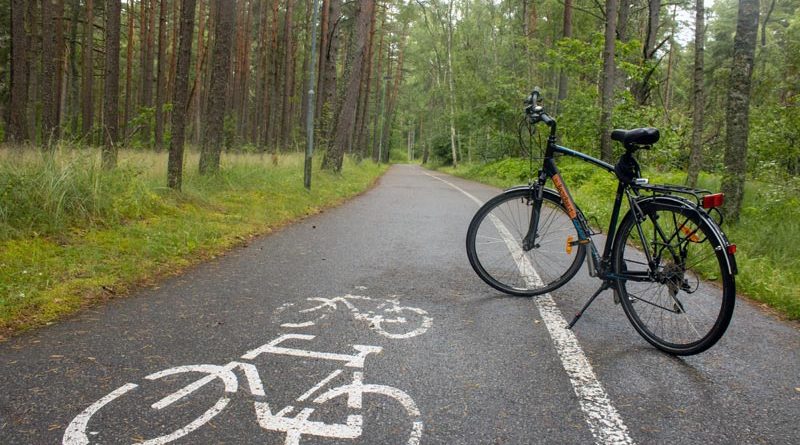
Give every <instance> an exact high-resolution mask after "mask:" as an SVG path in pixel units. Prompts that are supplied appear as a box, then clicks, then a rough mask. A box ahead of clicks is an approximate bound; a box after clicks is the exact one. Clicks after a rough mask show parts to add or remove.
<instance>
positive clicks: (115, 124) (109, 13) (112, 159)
mask: <svg viewBox="0 0 800 445" xmlns="http://www.w3.org/2000/svg"><path fill="white" fill-rule="evenodd" d="M121 8H122V4H121V3H120V0H106V75H105V82H104V84H105V86H104V90H103V140H104V141H105V143H104V144H103V168H105V169H112V168H114V167H116V166H117V149H118V147H117V143H118V142H119V46H120V45H119V25H120V10H121Z"/></svg>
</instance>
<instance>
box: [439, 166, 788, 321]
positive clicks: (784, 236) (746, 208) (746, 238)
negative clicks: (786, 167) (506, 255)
mask: <svg viewBox="0 0 800 445" xmlns="http://www.w3.org/2000/svg"><path fill="white" fill-rule="evenodd" d="M558 164H559V169H560V170H561V171H562V173H563V176H564V179H565V182H566V183H567V186H568V187H569V188H570V191H571V193H572V195H573V197H574V198H575V201H576V202H577V203H578V205H579V206H580V207H581V209H582V210H583V211H584V213H586V214H587V216H588V217H589V218H590V220H591V222H592V224H593V225H595V226H597V227H600V228H602V229H605V228H607V227H608V221H609V219H610V217H611V207H612V205H613V200H614V192H615V190H616V184H617V180H616V178H615V177H614V176H613V175H612V174H609V173H607V172H605V171H602V170H600V169H598V168H596V167H593V166H591V165H589V164H586V163H583V162H580V161H577V160H574V159H569V158H562V159H560V160H559V161H558ZM534 168H537V166H535V165H534ZM442 170H443V171H446V172H448V173H451V174H454V175H457V176H461V177H465V178H468V179H473V180H477V181H481V182H484V183H487V184H492V185H495V186H497V187H509V186H512V185H518V184H524V183H527V181H528V178H529V177H530V176H529V164H528V161H527V160H519V159H505V160H502V161H498V162H495V163H491V164H481V165H477V164H476V165H462V166H460V167H459V169H458V170H453V169H452V168H442ZM644 176H646V177H648V178H649V179H650V181H651V183H659V184H683V183H684V180H685V177H686V176H685V173H684V172H680V171H670V172H660V171H656V170H649V171H645V172H644ZM699 187H700V188H705V189H708V190H711V191H717V190H719V188H720V178H719V177H717V176H715V175H701V177H700V184H699ZM723 229H724V230H725V232H726V234H727V235H728V238H729V239H730V241H731V242H732V243H734V244H736V245H737V248H738V250H737V253H736V260H737V263H738V265H739V275H738V276H737V277H736V285H737V291H738V292H739V293H742V294H745V295H747V296H748V297H750V298H753V299H755V300H757V301H760V302H764V303H766V304H768V305H769V306H771V307H773V308H775V309H777V310H778V311H780V312H781V313H783V314H785V315H786V316H788V317H789V318H791V319H800V243H798V242H797V237H798V235H797V234H798V233H800V182H797V181H795V182H780V183H765V182H759V181H749V182H748V183H747V185H746V187H745V197H744V203H743V205H742V212H741V217H740V220H739V221H738V222H737V223H735V224H731V223H724V224H723Z"/></svg>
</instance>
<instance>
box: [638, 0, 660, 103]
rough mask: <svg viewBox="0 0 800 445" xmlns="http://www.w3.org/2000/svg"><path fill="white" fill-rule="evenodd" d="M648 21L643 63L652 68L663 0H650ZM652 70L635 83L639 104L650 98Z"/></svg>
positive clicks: (648, 3) (646, 67)
mask: <svg viewBox="0 0 800 445" xmlns="http://www.w3.org/2000/svg"><path fill="white" fill-rule="evenodd" d="M647 8H648V14H647V23H646V26H645V37H644V46H643V47H642V65H643V66H644V67H645V69H647V70H649V69H651V67H650V64H651V63H652V60H653V58H654V57H655V53H656V49H657V48H656V38H657V37H658V26H659V21H660V18H659V17H660V13H661V0H648V2H647ZM651 73H652V72H649V73H648V74H647V75H645V77H644V79H643V80H642V81H641V83H639V84H636V85H634V88H633V91H632V93H633V95H634V97H636V101H637V102H638V103H639V105H645V104H646V103H647V102H648V101H649V100H650V90H651V88H650V78H651V75H650V74H651Z"/></svg>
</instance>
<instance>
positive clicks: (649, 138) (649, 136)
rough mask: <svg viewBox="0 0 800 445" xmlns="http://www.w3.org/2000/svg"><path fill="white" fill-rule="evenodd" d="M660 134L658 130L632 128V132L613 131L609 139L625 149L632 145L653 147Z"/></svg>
mask: <svg viewBox="0 0 800 445" xmlns="http://www.w3.org/2000/svg"><path fill="white" fill-rule="evenodd" d="M660 137H661V134H660V133H659V132H658V128H651V127H646V128H634V129H633V130H614V131H612V132H611V139H613V140H615V141H619V142H622V144H623V145H625V147H629V146H633V145H653V144H655V143H656V142H658V139H659V138H660Z"/></svg>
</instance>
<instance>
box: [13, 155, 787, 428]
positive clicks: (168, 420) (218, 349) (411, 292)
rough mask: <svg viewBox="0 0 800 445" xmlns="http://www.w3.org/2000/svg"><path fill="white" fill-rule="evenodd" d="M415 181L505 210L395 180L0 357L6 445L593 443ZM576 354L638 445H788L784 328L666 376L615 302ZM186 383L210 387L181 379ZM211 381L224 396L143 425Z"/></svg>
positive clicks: (434, 198) (556, 373)
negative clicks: (169, 399) (179, 394)
mask: <svg viewBox="0 0 800 445" xmlns="http://www.w3.org/2000/svg"><path fill="white" fill-rule="evenodd" d="M430 175H434V176H438V177H441V178H445V179H446V180H447V181H449V182H450V183H452V184H454V185H457V186H458V187H460V188H461V189H463V190H464V191H467V192H469V193H470V194H472V195H474V196H476V197H477V198H479V199H481V200H487V199H489V198H490V197H492V196H493V195H495V194H496V193H497V192H498V190H497V189H493V188H491V187H487V186H484V185H480V184H477V183H473V182H469V181H465V180H461V179H457V178H453V177H447V176H445V175H443V174H441V173H431V172H426V171H425V170H423V169H421V168H419V167H416V166H405V165H398V166H394V167H392V168H391V169H390V170H389V172H388V173H387V174H386V175H385V176H384V177H383V178H382V179H381V180H380V182H379V184H378V185H377V186H376V187H375V188H374V189H372V190H370V191H369V192H367V193H365V194H364V195H362V196H360V197H357V198H355V199H353V200H352V201H350V202H348V203H346V204H344V205H342V206H341V207H338V208H336V209H333V210H329V211H326V212H324V213H323V214H320V215H318V216H315V217H312V218H308V219H306V220H304V221H301V222H299V223H297V224H294V225H292V226H289V227H286V228H284V229H283V230H280V231H278V232H276V233H273V234H271V235H269V236H265V237H261V238H258V239H255V240H253V241H252V242H251V243H250V244H249V245H248V246H247V247H244V248H239V249H237V250H235V251H233V252H230V253H229V254H227V255H225V256H223V257H221V258H218V259H215V260H213V261H210V262H208V263H205V264H203V265H200V266H198V267H196V268H194V269H192V270H190V271H188V272H187V273H185V274H184V275H182V276H180V277H176V278H172V279H169V280H166V281H165V282H163V283H161V284H160V285H159V286H158V287H154V288H152V289H145V290H140V291H137V292H135V293H134V294H133V295H130V296H128V297H126V298H123V299H119V300H115V301H111V302H109V303H107V304H105V305H103V306H102V307H98V308H94V309H91V310H86V311H84V312H82V313H80V314H78V315H77V316H75V317H73V318H71V319H69V320H66V321H63V322H61V323H58V324H55V325H53V326H49V327H45V328H42V329H39V330H37V331H35V332H32V333H28V334H25V335H22V336H19V337H16V338H13V339H11V340H9V341H7V342H5V343H2V344H0V366H2V367H1V368H0V444H59V443H91V444H119V443H151V444H157V443H175V444H221V443H225V444H256V443H257V444H284V443H286V444H291V443H301V444H339V443H342V444H349V443H361V444H406V443H415V442H414V441H415V440H418V443H421V444H538V443H543V444H549V443H558V444H584V443H592V442H595V437H594V436H593V434H592V431H591V430H590V428H589V426H588V424H587V421H586V415H585V414H584V412H583V411H582V409H581V405H580V403H579V400H578V397H577V396H576V393H575V391H574V390H573V387H572V385H571V383H570V379H569V377H568V376H567V374H566V372H565V371H564V368H563V366H562V363H561V360H560V359H559V356H558V354H557V353H556V350H555V348H554V345H553V341H552V340H551V337H550V335H549V334H548V331H547V329H546V327H545V323H544V322H543V321H542V319H541V317H540V314H539V312H538V310H537V308H536V305H535V302H534V301H533V300H532V299H528V298H517V297H510V296H506V295H503V294H500V293H498V292H497V291H495V290H493V289H491V288H489V287H488V286H486V285H485V284H484V283H483V282H482V281H481V280H480V279H479V278H478V277H477V276H476V275H475V273H474V272H473V271H472V269H471V268H470V265H469V262H468V261H467V258H466V253H465V248H464V245H465V234H466V231H467V226H468V224H469V221H470V219H471V217H472V215H473V214H474V213H475V211H476V210H477V205H476V204H475V203H474V202H472V201H471V200H470V199H469V198H467V197H466V196H465V195H464V194H462V193H461V192H460V191H458V190H456V189H454V188H453V187H451V186H449V185H448V184H445V183H443V182H441V181H439V180H436V179H435V178H433V177H431V176H430ZM567 180H568V178H567ZM734 241H735V240H734ZM598 285H599V282H597V281H596V280H595V279H593V278H590V277H589V276H588V275H587V274H586V272H585V271H583V270H582V271H581V272H580V273H579V274H578V275H577V276H576V277H575V279H573V281H572V282H570V283H569V284H567V285H566V286H565V287H563V288H562V289H559V290H557V291H555V292H553V298H554V299H555V301H556V303H557V304H558V306H559V308H560V309H561V311H562V312H564V313H565V314H570V313H574V312H575V311H576V310H577V309H579V308H580V306H581V305H582V303H583V302H584V301H585V299H586V298H587V297H588V296H589V295H590V294H591V293H592V292H593V291H594V290H595V289H596V288H597V286H598ZM344 296H351V297H348V298H343V299H338V300H333V299H335V298H336V297H344ZM357 297H361V298H357ZM309 298H311V299H314V298H317V299H319V298H323V299H329V303H330V302H333V303H335V304H337V309H336V310H335V311H334V310H328V308H322V309H318V310H311V311H303V310H304V308H305V309H313V308H314V307H317V306H318V305H319V302H320V301H323V300H313V301H309V300H308V299H309ZM315 302H316V303H315ZM399 308H404V309H399ZM379 316H380V317H383V319H381V318H379ZM401 317H402V319H401ZM399 321H405V323H400V322H399ZM575 334H576V336H577V339H578V341H579V343H580V345H581V347H582V349H583V353H584V354H585V355H586V357H587V358H588V360H589V362H590V363H591V365H592V367H593V369H594V373H595V375H596V376H597V379H598V380H599V382H600V383H601V384H602V387H603V388H604V389H605V391H606V394H607V395H608V398H609V401H610V403H611V404H612V405H613V406H614V407H615V408H616V410H617V412H618V413H619V415H620V417H621V419H622V421H623V422H624V424H625V426H626V427H627V431H628V435H629V436H630V438H631V439H632V441H634V442H636V443H641V444H647V443H670V444H673V443H674V444H683V443H686V444H694V443H697V444H700V443H702V444H705V443H724V444H728V443H774V444H797V443H800V420H798V419H800V329H799V328H798V325H797V323H791V322H785V321H781V320H779V319H778V318H777V317H775V316H773V315H770V314H768V313H767V312H765V311H764V310H762V309H761V308H759V307H757V306H756V305H754V304H752V303H750V302H748V301H746V300H744V299H741V298H740V299H738V301H737V307H736V310H735V312H734V317H733V321H732V323H731V326H730V328H729V329H728V332H727V334H726V335H725V337H723V339H722V340H721V341H720V342H719V343H718V344H717V345H716V346H715V347H713V348H712V349H711V350H709V351H707V352H705V353H703V354H700V355H697V356H692V357H687V358H676V357H672V356H668V355H665V354H663V353H661V352H658V351H657V350H655V349H654V348H652V347H651V346H650V345H649V344H647V343H646V342H645V341H644V340H643V339H641V338H640V337H639V336H638V334H636V332H635V331H634V330H633V328H632V327H631V326H630V324H629V323H628V321H627V319H626V318H625V316H624V313H623V312H622V309H621V307H620V306H618V305H615V304H614V303H613V301H612V298H611V293H610V292H609V293H606V294H604V295H602V296H601V298H599V299H598V301H597V302H596V303H595V304H594V305H593V306H592V308H591V309H590V310H589V312H587V314H586V315H585V316H584V317H583V319H582V320H581V321H580V322H579V323H578V325H577V326H576V328H575ZM286 335H289V336H288V337H283V338H281V336H286ZM270 342H272V347H271V348H270V347H266V348H262V353H259V354H256V355H255V356H251V357H250V358H243V356H244V355H246V353H247V352H248V351H253V350H255V349H257V348H259V347H262V346H264V345H267V344H270ZM354 345H362V346H358V347H354ZM363 346H371V347H372V348H371V349H369V351H370V352H369V353H366V355H364V356H362V359H363V360H362V361H363V363H358V360H357V359H356V358H355V357H356V356H357V354H358V348H361V349H362V350H363V349H364V348H363ZM378 350H380V351H379V352H378ZM347 356H349V357H350V358H349V359H348V358H347ZM348 360H350V361H349V362H348ZM232 362H234V363H233V364H231V363H232ZM199 364H204V365H217V367H216V368H214V367H211V366H207V367H204V368H198V367H186V368H176V367H182V366H184V367H185V366H189V365H199ZM226 364H231V365H230V366H229V367H228V368H223V367H224V366H225V365H226ZM242 364H244V365H242ZM348 365H350V366H348ZM245 368H247V369H248V370H250V374H249V375H246V372H245ZM168 369H173V370H174V371H175V373H174V375H163V374H164V373H162V375H156V376H157V377H159V378H154V379H147V378H145V377H147V376H150V377H154V374H155V373H157V372H159V371H162V370H168ZM221 369H228V371H220V370H221ZM209 370H214V371H213V372H218V375H219V376H223V375H224V376H227V377H229V378H228V380H227V381H225V380H223V379H222V378H216V379H213V380H212V379H209V380H210V381H209V383H208V384H206V385H204V386H202V387H200V388H199V389H197V390H196V391H194V392H192V393H190V394H188V395H187V396H186V397H183V398H181V399H179V400H177V401H176V402H175V403H173V404H171V405H169V406H166V407H164V408H162V409H155V408H153V407H152V405H153V404H154V403H155V402H157V401H159V400H161V399H162V398H164V397H166V396H168V395H170V394H173V393H175V392H176V391H178V390H179V389H181V388H184V387H186V385H188V384H191V383H192V382H195V381H198V379H200V378H202V377H204V376H206V375H209V374H208V372H210V371H209ZM253 370H255V374H253V372H252V371H253ZM178 371H185V372H178ZM204 372H205V373H204ZM253 375H255V376H256V377H255V378H254V377H253ZM328 378H329V380H327V381H325V380H326V379H328ZM256 381H257V382H260V383H261V385H262V386H263V392H259V391H258V389H257V388H254V387H255V386H258V385H257V384H256V383H255V382H256ZM323 381H325V382H324V384H323V385H321V386H319V387H317V386H318V384H319V383H320V382H323ZM359 381H360V382H362V383H361V384H362V385H363V386H360V388H361V391H358V390H355V389H354V388H358V387H359V386H358V383H357V382H359ZM131 383H132V384H135V385H136V386H135V387H132V386H128V388H133V389H130V390H128V391H126V392H124V393H122V394H121V395H119V397H116V398H113V399H109V397H108V396H107V395H108V394H110V393H112V392H113V391H115V390H117V389H118V388H121V387H123V386H124V385H126V384H131ZM226 385H227V386H226ZM348 389H349V390H350V393H347V392H346V391H347V390H348ZM337 391H338V392H337ZM304 396H305V397H304ZM359 396H360V397H359ZM104 397H105V398H106V401H107V403H105V404H104V405H103V406H102V407H99V403H100V402H98V401H101V400H102V399H103V398H104ZM223 402H224V403H223ZM220 404H224V409H222V410H221V411H220V410H217V411H214V412H213V413H212V414H213V416H211V417H209V413H211V412H212V410H213V408H212V407H214V406H217V407H219V406H220ZM359 405H360V406H359ZM93 406H94V407H96V408H97V409H96V410H94V411H95V412H92V413H90V414H91V415H88V414H86V413H87V410H90V411H91V408H92V407H93ZM257 407H258V408H257ZM290 407H291V408H290ZM259 410H260V411H259ZM309 410H313V411H309ZM82 413H83V414H82ZM259 413H260V414H259ZM198 418H200V419H205V420H207V421H205V420H203V421H202V422H200V421H197V420H195V419H198ZM76 419H79V420H80V419H83V420H84V421H85V422H83V423H80V422H79V421H78V420H76ZM303 419H305V420H303ZM348 419H349V420H350V423H349V424H348ZM193 422H194V423H193ZM198 423H201V424H198ZM70 424H72V427H70ZM195 427H196V428H195ZM182 428H183V429H182ZM70 431H71V432H70ZM76 431H77V432H78V433H77V434H76V433H75V432H76ZM181 432H183V433H185V434H184V435H182V436H181V435H180V433H181ZM170 434H172V436H170ZM348 435H349V436H357V437H344V436H348ZM178 436H180V437H178ZM171 439H174V440H172V441H171V442H170V441H169V440H171ZM147 441H150V442H147Z"/></svg>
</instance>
